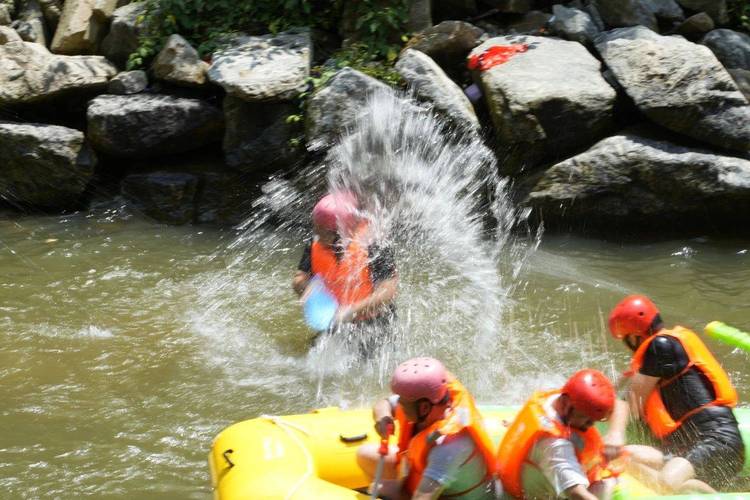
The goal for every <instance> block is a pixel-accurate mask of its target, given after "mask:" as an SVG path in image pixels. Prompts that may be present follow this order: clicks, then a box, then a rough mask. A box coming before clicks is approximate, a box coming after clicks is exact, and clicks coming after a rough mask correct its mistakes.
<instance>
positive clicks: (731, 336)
mask: <svg viewBox="0 0 750 500" xmlns="http://www.w3.org/2000/svg"><path fill="white" fill-rule="evenodd" d="M705 331H706V335H708V336H709V337H712V338H715V339H716V340H720V341H721V342H724V343H725V344H729V345H731V346H734V347H739V348H740V349H742V350H745V351H748V352H750V334H748V333H745V332H743V331H741V330H738V329H737V328H734V327H732V326H729V325H727V324H724V323H722V322H721V321H712V322H710V323H709V324H707V325H706V328H705Z"/></svg>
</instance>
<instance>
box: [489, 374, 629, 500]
mask: <svg viewBox="0 0 750 500" xmlns="http://www.w3.org/2000/svg"><path fill="white" fill-rule="evenodd" d="M615 401H616V397H615V389H614V386H613V385H612V382H610V381H609V379H608V378H607V377H606V376H605V375H604V374H603V373H601V372H599V371H597V370H590V369H586V370H580V371H578V372H576V373H575V374H573V376H571V377H570V378H569V379H568V381H567V382H566V383H565V385H564V386H563V387H562V388H561V389H558V390H554V391H547V392H536V393H534V394H533V395H532V396H531V398H530V399H529V400H528V401H527V402H526V404H525V405H524V406H523V408H522V409H521V411H520V412H519V413H518V415H516V418H515V420H514V421H513V423H511V425H510V427H509V428H508V430H507V432H506V433H505V436H504V437H503V440H502V442H501V443H500V448H499V450H498V460H499V464H498V467H499V475H500V479H501V480H502V482H503V488H504V490H505V492H506V493H507V494H509V495H510V496H512V497H514V498H524V499H526V498H559V497H565V498H572V499H584V500H596V499H597V498H609V497H610V496H611V494H612V490H613V488H614V483H615V480H614V474H613V473H612V472H611V471H610V470H609V468H608V467H607V465H608V464H607V461H606V459H605V457H604V443H603V442H602V438H601V436H600V434H599V431H598V430H597V429H596V427H594V423H596V422H599V421H603V420H607V419H608V418H609V416H610V414H611V413H612V410H613V408H614V406H615Z"/></svg>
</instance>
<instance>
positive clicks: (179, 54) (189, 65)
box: [152, 35, 208, 87]
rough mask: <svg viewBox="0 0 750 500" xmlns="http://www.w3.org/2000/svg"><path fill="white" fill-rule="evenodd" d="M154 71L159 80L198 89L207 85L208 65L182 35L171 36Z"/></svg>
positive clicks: (155, 61)
mask: <svg viewBox="0 0 750 500" xmlns="http://www.w3.org/2000/svg"><path fill="white" fill-rule="evenodd" d="M152 69H153V71H154V75H155V76H156V78H158V79H159V80H163V81H165V82H168V83H173V84H175V85H183V86H186V87H198V86H201V85H203V84H204V83H206V71H208V63H207V62H205V61H201V58H200V57H199V56H198V51H197V50H195V49H194V48H193V47H192V46H191V45H190V43H189V42H188V41H187V40H185V39H184V38H182V37H181V36H180V35H171V36H170V37H169V38H167V42H166V43H165V44H164V48H162V49H161V51H160V52H159V55H158V56H156V59H155V60H154V64H153V66H152Z"/></svg>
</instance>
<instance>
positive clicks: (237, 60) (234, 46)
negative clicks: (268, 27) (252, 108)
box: [208, 30, 312, 102]
mask: <svg viewBox="0 0 750 500" xmlns="http://www.w3.org/2000/svg"><path fill="white" fill-rule="evenodd" d="M311 57H312V40H311V38H310V32H309V31H307V30H299V31H296V30H294V31H287V32H284V33H279V34H277V35H263V36H241V37H237V38H236V39H235V40H234V41H233V42H232V43H231V44H230V46H229V47H227V48H225V49H223V50H220V51H218V52H217V53H215V54H214V56H213V59H212V63H211V67H210V68H209V69H208V78H209V80H211V81H212V82H213V83H215V84H217V85H221V86H222V87H224V90H226V91H227V93H228V94H229V95H233V96H235V97H238V98H240V99H243V100H245V101H256V102H258V101H283V100H290V99H294V98H295V97H297V96H298V95H299V94H300V93H301V92H303V91H305V90H306V89H307V79H308V77H309V76H310V60H311Z"/></svg>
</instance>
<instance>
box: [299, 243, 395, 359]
mask: <svg viewBox="0 0 750 500" xmlns="http://www.w3.org/2000/svg"><path fill="white" fill-rule="evenodd" d="M333 248H334V255H335V256H336V258H337V259H338V260H341V258H342V257H343V255H344V249H343V248H342V247H341V245H338V244H337V242H334V245H333ZM311 253H312V241H308V242H307V243H306V245H305V249H304V250H303V252H302V258H301V259H300V261H299V265H298V266H297V269H299V270H300V271H302V272H305V273H308V274H312V257H311ZM367 257H368V259H367V265H368V268H369V271H370V279H371V280H372V284H373V286H377V285H378V283H380V282H382V281H385V280H388V279H391V278H395V277H396V263H395V259H394V257H393V250H392V249H391V248H390V247H386V246H379V245H370V246H368V247H367ZM395 318H396V306H395V304H393V303H391V304H389V305H388V307H386V308H384V309H383V312H382V313H380V314H378V315H377V316H375V317H374V318H370V319H366V320H361V321H357V322H356V325H357V326H358V327H362V328H364V329H366V330H369V331H368V332H367V333H366V334H365V335H361V336H359V337H360V346H359V348H360V351H361V353H362V355H363V356H365V357H368V356H370V355H371V354H372V353H373V351H374V349H375V347H377V345H380V344H382V343H383V342H385V341H386V339H387V338H388V337H389V336H391V335H392V333H393V332H392V329H393V328H392V327H393V321H394V319H395Z"/></svg>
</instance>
